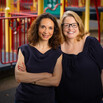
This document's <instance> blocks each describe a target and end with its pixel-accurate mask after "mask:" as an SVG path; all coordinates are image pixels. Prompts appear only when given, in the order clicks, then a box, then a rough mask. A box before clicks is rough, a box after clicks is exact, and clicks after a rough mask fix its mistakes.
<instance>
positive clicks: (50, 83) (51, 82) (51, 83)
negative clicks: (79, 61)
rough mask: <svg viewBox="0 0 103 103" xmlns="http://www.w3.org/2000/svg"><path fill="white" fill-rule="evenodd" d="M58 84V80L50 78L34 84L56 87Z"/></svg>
mask: <svg viewBox="0 0 103 103" xmlns="http://www.w3.org/2000/svg"><path fill="white" fill-rule="evenodd" d="M59 82H60V79H59V80H58V79H57V78H55V77H50V78H47V79H42V80H38V81H36V82H35V84H36V85H41V86H58V85H59Z"/></svg>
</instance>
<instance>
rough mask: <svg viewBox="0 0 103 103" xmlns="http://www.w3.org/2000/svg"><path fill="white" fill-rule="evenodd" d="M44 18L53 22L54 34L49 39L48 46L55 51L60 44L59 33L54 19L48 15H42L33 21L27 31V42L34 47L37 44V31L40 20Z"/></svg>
mask: <svg viewBox="0 0 103 103" xmlns="http://www.w3.org/2000/svg"><path fill="white" fill-rule="evenodd" d="M44 18H49V19H51V20H52V21H53V22H54V33H53V36H52V37H51V38H50V39H49V46H50V47H51V48H53V49H56V48H57V47H58V46H59V45H60V44H61V43H62V39H61V33H60V28H59V25H58V22H57V20H56V18H55V17H54V16H53V15H51V14H49V13H43V14H41V15H40V16H38V17H37V18H36V20H34V21H33V23H32V24H31V26H30V28H29V31H28V37H27V39H28V42H29V43H30V44H32V45H36V44H37V43H38V42H39V35H38V29H39V25H40V22H41V20H42V19H44Z"/></svg>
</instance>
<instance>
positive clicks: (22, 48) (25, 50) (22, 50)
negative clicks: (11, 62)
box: [18, 44, 29, 64]
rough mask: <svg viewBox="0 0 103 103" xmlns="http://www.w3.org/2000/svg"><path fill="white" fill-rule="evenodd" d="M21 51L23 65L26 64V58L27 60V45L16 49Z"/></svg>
mask: <svg viewBox="0 0 103 103" xmlns="http://www.w3.org/2000/svg"><path fill="white" fill-rule="evenodd" d="M19 49H20V50H21V52H22V54H23V56H24V60H25V64H26V63H27V61H28V58H29V50H28V45H27V44H24V45H22V46H20V47H19V48H18V50H19Z"/></svg>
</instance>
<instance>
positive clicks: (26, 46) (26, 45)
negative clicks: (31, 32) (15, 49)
mask: <svg viewBox="0 0 103 103" xmlns="http://www.w3.org/2000/svg"><path fill="white" fill-rule="evenodd" d="M28 46H29V44H23V45H21V46H20V47H19V48H20V49H22V48H28Z"/></svg>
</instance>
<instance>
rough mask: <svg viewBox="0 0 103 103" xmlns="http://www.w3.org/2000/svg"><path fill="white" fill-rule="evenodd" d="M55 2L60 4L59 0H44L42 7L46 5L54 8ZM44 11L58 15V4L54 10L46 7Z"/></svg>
mask: <svg viewBox="0 0 103 103" xmlns="http://www.w3.org/2000/svg"><path fill="white" fill-rule="evenodd" d="M56 4H60V0H44V9H45V8H47V7H49V8H51V9H54V8H55V5H56ZM46 12H49V13H51V14H53V15H60V6H58V7H57V8H56V9H55V10H54V11H52V10H50V9H47V10H46Z"/></svg>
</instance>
